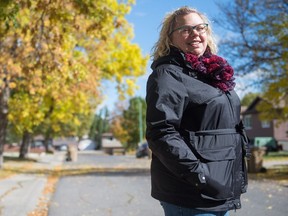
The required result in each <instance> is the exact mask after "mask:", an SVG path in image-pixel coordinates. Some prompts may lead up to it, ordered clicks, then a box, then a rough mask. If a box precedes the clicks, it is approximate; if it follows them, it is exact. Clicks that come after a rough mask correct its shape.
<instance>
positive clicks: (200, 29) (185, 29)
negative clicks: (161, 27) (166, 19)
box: [169, 23, 208, 36]
mask: <svg viewBox="0 0 288 216" xmlns="http://www.w3.org/2000/svg"><path fill="white" fill-rule="evenodd" d="M207 29H208V24H207V23H201V24H198V25H195V26H189V25H184V26H180V27H178V28H176V29H174V30H172V31H171V32H170V33H169V35H171V34H172V33H173V32H175V31H178V32H179V33H180V34H181V35H183V36H188V35H190V34H191V33H192V32H193V30H195V31H196V32H197V33H198V34H204V33H205V32H206V31H207Z"/></svg>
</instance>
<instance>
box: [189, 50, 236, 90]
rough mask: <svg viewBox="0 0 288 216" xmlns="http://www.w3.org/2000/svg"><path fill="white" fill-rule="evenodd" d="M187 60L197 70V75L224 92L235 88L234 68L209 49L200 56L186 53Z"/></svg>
mask: <svg viewBox="0 0 288 216" xmlns="http://www.w3.org/2000/svg"><path fill="white" fill-rule="evenodd" d="M185 60H186V61H187V62H189V63H190V64H191V68H192V69H193V70H194V71H196V72H197V76H198V77H199V78H200V79H201V80H202V79H203V80H205V81H206V82H207V83H209V84H210V85H212V86H214V87H216V88H219V89H221V90H222V91H224V92H226V91H230V90H233V89H234V87H235V82H234V80H235V78H234V77H233V75H234V71H233V68H232V67H231V66H230V65H229V64H228V62H227V61H226V60H225V59H223V58H222V57H220V56H217V55H213V54H211V52H210V50H209V49H208V50H207V51H206V52H205V53H204V55H203V56H200V57H199V58H198V57H197V56H195V55H193V54H191V53H186V54H185Z"/></svg>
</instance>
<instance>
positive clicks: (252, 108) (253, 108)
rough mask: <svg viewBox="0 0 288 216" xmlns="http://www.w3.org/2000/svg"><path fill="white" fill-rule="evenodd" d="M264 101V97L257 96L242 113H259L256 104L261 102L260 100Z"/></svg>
mask: <svg viewBox="0 0 288 216" xmlns="http://www.w3.org/2000/svg"><path fill="white" fill-rule="evenodd" d="M260 101H262V98H260V97H259V96H257V97H256V98H255V99H254V100H253V101H252V102H251V104H250V105H249V106H248V107H247V109H246V110H245V111H243V112H242V114H244V115H245V114H250V113H257V112H258V111H257V110H256V106H257V105H258V104H259V102H260Z"/></svg>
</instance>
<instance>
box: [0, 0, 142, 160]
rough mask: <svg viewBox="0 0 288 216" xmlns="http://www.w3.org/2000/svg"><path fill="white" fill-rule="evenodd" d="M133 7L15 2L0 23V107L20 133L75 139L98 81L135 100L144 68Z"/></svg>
mask: <svg viewBox="0 0 288 216" xmlns="http://www.w3.org/2000/svg"><path fill="white" fill-rule="evenodd" d="M133 2H134V1H131V0H127V1H121V2H118V1H117V0H109V1H104V0H100V1H90V0H83V1H77V0H74V1H68V0H63V1H57V0H55V1H49V0H40V1H31V0H26V1H19V2H17V3H19V4H18V7H19V10H18V12H17V14H16V15H15V19H14V20H10V21H8V22H5V23H4V22H1V23H0V24H1V26H0V30H1V31H0V50H1V52H3V53H4V54H3V55H1V57H0V66H1V67H0V68H1V70H0V88H1V91H0V93H1V94H0V96H1V97H0V101H1V103H0V108H1V110H5V112H6V113H5V115H6V117H7V116H9V121H10V122H12V123H14V125H15V127H17V128H18V129H19V132H20V133H22V134H23V135H25V134H27V133H28V134H33V133H34V132H35V131H37V128H39V127H40V126H41V128H42V129H46V131H44V132H43V131H42V132H43V133H44V134H47V137H49V136H50V137H51V136H53V134H57V133H58V134H59V133H61V131H63V129H64V128H70V129H71V128H72V129H73V128H74V129H75V131H73V130H72V133H74V135H75V133H76V132H77V131H78V132H79V128H81V127H82V126H83V124H82V122H81V121H83V119H84V121H85V120H86V119H88V118H89V117H91V113H92V112H93V111H94V110H95V108H96V107H97V105H98V104H99V103H100V102H101V93H100V92H101V91H100V89H101V80H102V79H110V80H114V81H116V82H117V84H118V90H119V94H120V96H122V97H123V96H124V95H125V94H130V95H131V94H133V89H134V88H135V79H136V77H137V76H140V75H142V74H144V72H145V66H146V62H147V57H143V56H142V54H141V50H140V48H139V46H138V45H136V44H132V43H131V39H132V38H133V34H132V28H131V26H130V25H129V23H128V22H127V21H126V19H125V15H126V14H127V13H128V12H129V10H130V7H131V4H132V3H133ZM15 23H16V24H17V25H15ZM8 87H9V88H8ZM5 88H6V89H8V90H9V91H7V92H5V91H4V90H5ZM11 89H12V92H11ZM10 92H11V94H10V95H11V96H9V93H10ZM3 99H7V100H6V102H7V104H6V105H5V104H3V103H2V101H3ZM0 118H1V119H0V128H1V129H2V128H3V129H5V128H6V127H7V125H5V124H4V121H2V120H3V119H4V118H2V116H0ZM67 125H70V126H68V127H67ZM50 132H51V134H52V135H51V134H50V135H49V133H50ZM52 132H53V133H52ZM23 140H24V139H23ZM26 140H27V139H26ZM3 143H4V140H3V139H2V141H0V146H3ZM23 144H24V142H23ZM24 145H27V143H26V144H24ZM26 149H27V148H26ZM0 153H2V152H0ZM25 154H26V152H23V157H25ZM0 155H1V154H0Z"/></svg>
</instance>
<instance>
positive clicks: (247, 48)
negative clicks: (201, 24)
mask: <svg viewBox="0 0 288 216" xmlns="http://www.w3.org/2000/svg"><path fill="white" fill-rule="evenodd" d="M218 5H219V7H220V9H221V11H222V16H221V17H222V18H219V19H218V24H219V25H221V26H222V27H224V28H225V29H226V30H228V32H229V33H228V34H227V35H226V37H223V39H221V43H220V48H221V49H220V50H221V52H222V53H224V55H225V56H228V57H229V58H230V61H231V62H232V63H233V65H234V66H235V68H236V72H237V73H238V74H240V75H244V74H248V73H253V72H256V71H257V72H258V73H257V74H259V76H258V77H257V80H255V83H258V84H260V85H261V86H262V91H263V95H262V97H263V98H266V101H268V102H269V103H265V104H263V106H261V108H263V109H262V111H263V112H270V113H271V110H272V109H274V110H277V112H275V113H274V114H275V115H269V118H270V119H273V118H278V119H281V120H287V119H288V108H287V107H288V70H287V69H288V66H287V59H288V49H287V45H288V34H287V29H288V14H287V11H288V2H287V0H263V1H262V0H261V1H260V0H234V1H231V2H229V3H227V4H220V3H218ZM268 104H269V105H268ZM279 108H281V109H279ZM279 110H282V111H281V112H279Z"/></svg>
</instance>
